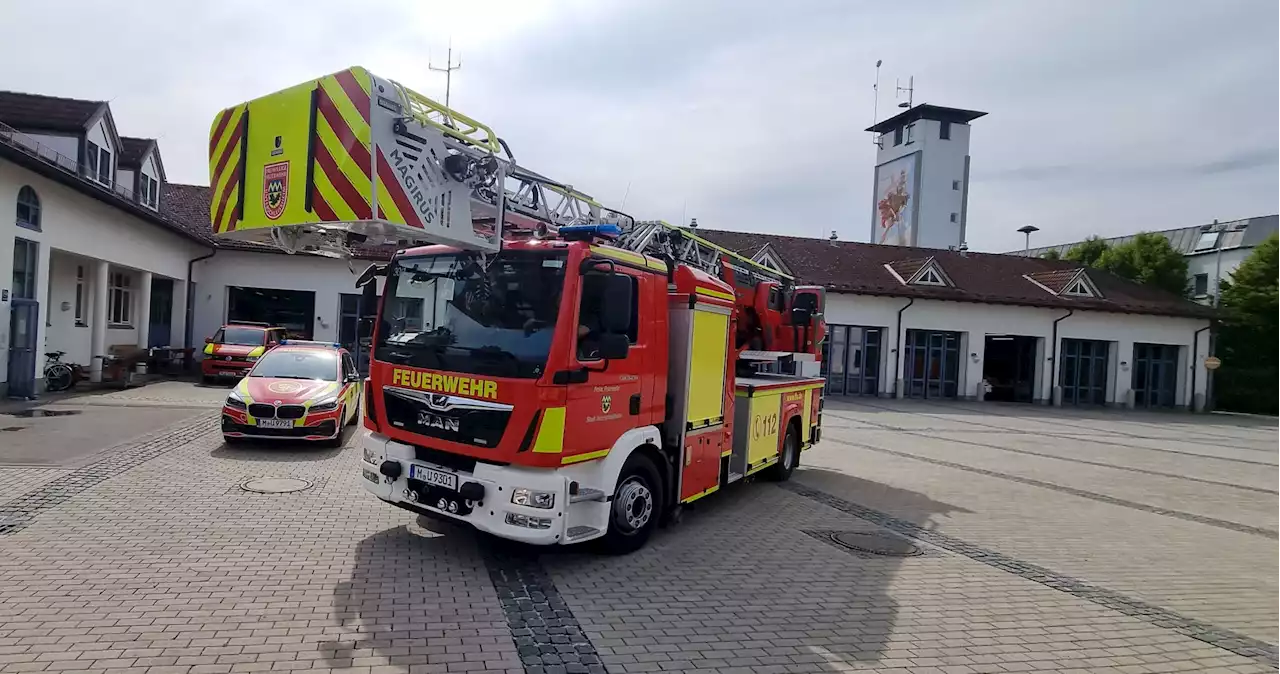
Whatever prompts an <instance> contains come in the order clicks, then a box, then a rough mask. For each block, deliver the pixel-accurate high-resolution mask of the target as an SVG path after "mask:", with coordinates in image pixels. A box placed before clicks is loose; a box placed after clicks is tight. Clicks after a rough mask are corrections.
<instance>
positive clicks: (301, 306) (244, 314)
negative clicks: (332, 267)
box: [227, 286, 316, 339]
mask: <svg viewBox="0 0 1280 674" xmlns="http://www.w3.org/2000/svg"><path fill="white" fill-rule="evenodd" d="M227 291H228V293H227V295H228V296H227V322H228V323H234V322H236V321H250V322H253V323H269V324H271V325H278V326H281V327H284V328H286V329H288V331H289V336H290V337H293V338H294V339H311V335H312V328H313V326H314V324H315V320H316V294H315V293H314V292H312V291H310V290H277V289H273V288H245V287H241V286H231V287H229V288H228V289H227Z"/></svg>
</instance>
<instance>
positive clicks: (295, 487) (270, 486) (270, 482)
mask: <svg viewBox="0 0 1280 674" xmlns="http://www.w3.org/2000/svg"><path fill="white" fill-rule="evenodd" d="M240 488H241V489H243V490H245V491H251V492H255V493H258V494H288V493H290V492H295V491H302V490H303V489H310V488H311V483H310V482H308V481H306V480H299V479H297V478H293V477H255V478H253V479H252V480H245V481H244V482H241V483H240Z"/></svg>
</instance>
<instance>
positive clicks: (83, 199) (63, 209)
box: [0, 161, 208, 382]
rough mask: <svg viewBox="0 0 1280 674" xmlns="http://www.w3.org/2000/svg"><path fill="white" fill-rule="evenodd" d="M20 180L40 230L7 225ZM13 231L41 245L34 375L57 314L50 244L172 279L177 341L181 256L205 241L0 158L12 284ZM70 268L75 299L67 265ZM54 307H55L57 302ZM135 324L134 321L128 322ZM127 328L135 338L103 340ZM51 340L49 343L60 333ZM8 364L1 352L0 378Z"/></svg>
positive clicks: (4, 267)
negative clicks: (35, 198)
mask: <svg viewBox="0 0 1280 674" xmlns="http://www.w3.org/2000/svg"><path fill="white" fill-rule="evenodd" d="M23 185H30V186H31V187H32V188H33V189H35V191H36V193H37V194H38V195H39V197H40V207H41V213H40V220H41V231H38V232H36V231H32V230H29V229H24V228H20V227H18V226H17V225H15V224H14V218H13V217H12V214H13V213H14V212H15V209H16V207H17V198H18V190H19V189H20V188H21V187H22V186H23ZM14 237H20V238H24V239H28V240H31V241H35V242H36V243H38V244H39V245H40V248H39V262H38V265H39V267H38V271H37V291H36V299H38V300H39V301H40V303H41V306H40V318H39V325H40V334H39V335H38V337H37V341H36V343H37V345H39V346H40V348H41V349H42V351H41V355H40V356H39V358H38V361H39V363H38V366H37V368H36V370H37V372H36V374H37V376H39V374H40V369H41V366H43V362H44V356H43V350H45V348H46V347H48V346H51V345H52V342H50V341H49V340H50V330H51V329H50V328H47V327H44V326H45V324H46V323H51V322H55V321H57V322H59V324H60V318H59V317H58V316H54V317H53V320H52V321H51V320H50V316H49V311H50V309H51V306H50V304H51V303H50V301H49V300H50V294H49V288H50V286H49V278H50V276H49V272H50V251H61V252H63V253H71V254H73V255H77V256H81V257H84V258H89V259H100V260H107V261H109V262H111V263H112V264H113V265H114V266H115V267H117V268H129V269H133V270H143V271H150V272H152V273H154V274H156V275H159V276H164V277H168V278H171V279H176V280H177V282H175V284H174V302H173V304H174V306H173V312H174V313H173V324H172V328H173V334H172V335H171V343H172V344H174V345H175V346H176V345H181V344H182V322H183V317H184V315H185V313H184V312H185V309H184V307H185V304H184V297H185V293H186V290H185V284H184V283H183V281H184V280H185V278H186V274H187V261H188V260H190V259H191V258H194V257H197V256H199V255H202V254H204V253H205V252H207V251H208V249H207V248H205V247H203V246H201V245H199V244H196V243H195V242H193V241H190V240H189V239H186V238H184V237H182V236H179V235H178V234H175V233H172V232H169V231H167V230H165V229H164V228H163V227H162V226H160V225H157V224H153V223H150V222H143V221H142V220H140V219H138V218H136V217H134V216H132V215H130V214H128V213H126V212H124V211H122V210H120V209H118V208H115V207H113V206H109V205H107V204H106V203H104V202H102V201H99V200H97V199H94V198H92V197H90V196H87V195H84V194H81V193H80V192H77V191H76V190H73V189H71V188H70V187H67V186H65V185H62V184H60V183H57V182H54V181H52V180H49V179H47V178H45V177H43V176H41V175H38V174H36V173H33V172H31V171H28V170H27V169H25V168H22V167H20V166H17V165H16V164H12V163H9V162H7V161H0V288H11V285H12V278H13V240H14ZM55 257H57V254H56V253H55ZM59 262H60V261H59ZM87 271H90V270H87ZM71 273H72V274H73V276H72V283H73V285H72V290H71V292H72V294H73V297H72V299H74V292H75V291H74V269H73V270H72V272H71ZM90 274H92V272H91V271H90ZM55 278H56V279H62V280H61V281H60V286H59V287H58V288H56V289H55V290H56V292H57V294H58V296H59V297H61V296H63V295H65V293H66V290H65V289H64V288H63V287H62V286H63V285H65V277H64V276H63V275H61V273H59V275H56V276H55ZM136 283H137V281H136V279H135V284H136ZM61 301H62V300H60V299H56V300H54V302H55V303H58V302H61ZM9 306H10V305H9V303H3V304H0V351H4V350H6V349H7V348H8V346H9ZM55 306H56V305H55ZM58 311H59V313H60V309H59V310H58ZM143 311H145V310H143V309H138V308H136V307H135V314H136V315H138V316H142V315H143V314H142V313H139V312H143ZM139 320H140V319H139ZM136 327H137V325H136V321H135V325H134V328H136ZM85 330H88V328H85ZM130 335H133V336H134V337H133V338H134V340H135V341H136V333H135V332H134V331H133V330H109V331H108V332H107V336H106V338H107V345H108V346H109V345H111V344H120V343H126V342H129V340H130ZM54 339H55V342H56V341H57V340H60V339H63V338H62V337H57V338H54ZM75 339H78V337H77V338H75ZM86 350H87V347H86ZM67 351H71V350H70V349H67ZM86 355H88V354H86ZM68 357H70V354H69V356H68ZM77 362H80V363H82V364H88V360H87V359H79V358H78V357H77ZM7 370H8V359H7V357H0V382H4V381H7V380H8V376H7Z"/></svg>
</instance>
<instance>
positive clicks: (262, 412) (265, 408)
mask: <svg viewBox="0 0 1280 674" xmlns="http://www.w3.org/2000/svg"><path fill="white" fill-rule="evenodd" d="M249 415H250V416H254V417H257V418H259V419H274V418H276V408H275V406H273V405H262V404H258V403H255V404H253V405H250V406H249Z"/></svg>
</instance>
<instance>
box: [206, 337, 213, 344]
mask: <svg viewBox="0 0 1280 674" xmlns="http://www.w3.org/2000/svg"><path fill="white" fill-rule="evenodd" d="M204 343H205V344H212V343H213V338H212V337H205V338H204Z"/></svg>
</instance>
